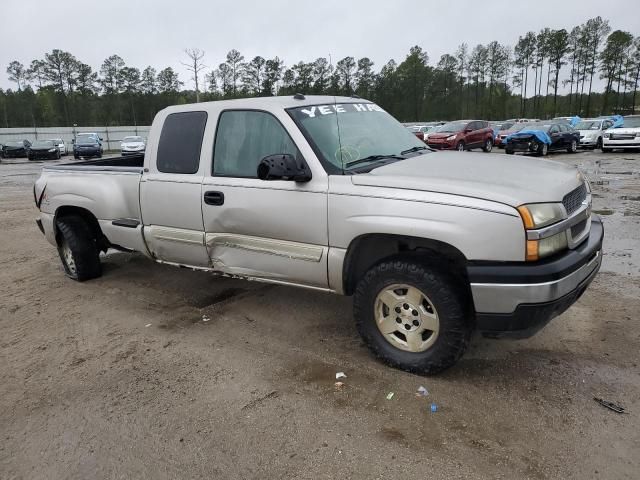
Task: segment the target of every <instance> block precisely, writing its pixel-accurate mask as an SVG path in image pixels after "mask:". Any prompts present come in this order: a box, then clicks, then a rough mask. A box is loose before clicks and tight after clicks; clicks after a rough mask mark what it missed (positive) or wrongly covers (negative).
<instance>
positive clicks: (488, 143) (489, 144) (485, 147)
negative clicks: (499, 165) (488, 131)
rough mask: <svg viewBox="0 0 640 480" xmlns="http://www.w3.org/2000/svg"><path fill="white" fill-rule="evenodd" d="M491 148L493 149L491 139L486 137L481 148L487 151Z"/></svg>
mask: <svg viewBox="0 0 640 480" xmlns="http://www.w3.org/2000/svg"><path fill="white" fill-rule="evenodd" d="M492 149H493V141H492V140H491V139H490V138H487V140H486V141H485V142H484V147H482V150H484V151H485V152H487V153H489V152H490V151H491V150H492Z"/></svg>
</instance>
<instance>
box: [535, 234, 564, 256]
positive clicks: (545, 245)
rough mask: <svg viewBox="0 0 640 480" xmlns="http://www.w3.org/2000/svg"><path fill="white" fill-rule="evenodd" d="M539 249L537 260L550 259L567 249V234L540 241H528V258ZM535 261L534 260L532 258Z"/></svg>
mask: <svg viewBox="0 0 640 480" xmlns="http://www.w3.org/2000/svg"><path fill="white" fill-rule="evenodd" d="M536 247H537V252H535V253H536V254H537V255H536V258H535V260H538V259H540V258H544V257H548V256H550V255H553V254H554V253H557V252H559V251H561V250H564V249H565V248H567V232H566V231H565V232H560V233H556V234H555V235H552V236H550V237H547V238H543V239H540V240H528V241H527V258H529V255H530V254H532V253H534V252H533V251H530V250H534V249H535V248H536ZM532 259H533V258H532Z"/></svg>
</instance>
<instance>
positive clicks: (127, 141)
mask: <svg viewBox="0 0 640 480" xmlns="http://www.w3.org/2000/svg"><path fill="white" fill-rule="evenodd" d="M145 148H146V143H145V141H144V138H142V137H139V136H131V137H124V138H123V139H122V142H120V154H121V155H131V154H134V153H144V151H145Z"/></svg>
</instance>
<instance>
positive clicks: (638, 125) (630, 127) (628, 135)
mask: <svg viewBox="0 0 640 480" xmlns="http://www.w3.org/2000/svg"><path fill="white" fill-rule="evenodd" d="M616 148H621V149H623V150H627V149H629V150H638V149H640V115H629V116H627V117H624V123H623V125H622V127H620V128H610V129H608V130H607V131H605V132H604V133H603V135H602V151H603V152H611V151H613V150H614V149H616Z"/></svg>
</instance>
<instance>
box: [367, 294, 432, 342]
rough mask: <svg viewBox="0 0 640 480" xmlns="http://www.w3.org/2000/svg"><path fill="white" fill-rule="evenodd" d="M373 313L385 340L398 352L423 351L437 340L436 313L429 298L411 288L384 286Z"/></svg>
mask: <svg viewBox="0 0 640 480" xmlns="http://www.w3.org/2000/svg"><path fill="white" fill-rule="evenodd" d="M374 312H375V321H376V326H377V327H378V330H379V331H380V333H382V335H383V336H384V339H385V340H386V341H387V342H389V343H390V344H391V345H393V346H394V347H396V348H399V349H400V350H404V351H407V352H414V353H417V352H424V351H425V350H428V349H429V348H430V347H431V346H432V345H433V344H434V342H435V341H436V338H437V337H438V332H439V331H440V320H439V317H438V312H437V311H436V309H435V307H434V305H433V303H432V302H431V300H429V297H427V296H426V295H425V294H424V293H423V292H422V291H420V290H419V289H417V288H416V287H413V286H411V285H407V284H393V285H389V286H387V287H385V288H384V289H383V290H381V291H380V293H378V295H377V297H376V300H375V305H374Z"/></svg>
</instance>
